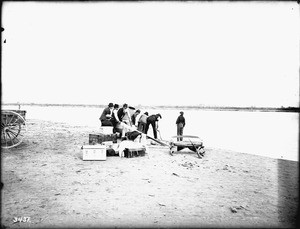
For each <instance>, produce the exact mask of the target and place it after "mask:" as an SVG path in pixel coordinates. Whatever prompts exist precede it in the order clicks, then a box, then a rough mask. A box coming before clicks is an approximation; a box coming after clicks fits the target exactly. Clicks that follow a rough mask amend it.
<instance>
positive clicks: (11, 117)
mask: <svg viewBox="0 0 300 229" xmlns="http://www.w3.org/2000/svg"><path fill="white" fill-rule="evenodd" d="M13 117H14V116H13V115H11V116H10V120H9V121H8V122H7V124H9V123H10V122H11V121H12V119H13Z"/></svg>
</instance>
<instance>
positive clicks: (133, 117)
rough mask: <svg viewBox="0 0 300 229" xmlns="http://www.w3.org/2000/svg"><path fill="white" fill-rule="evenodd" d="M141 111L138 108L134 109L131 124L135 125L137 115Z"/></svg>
mask: <svg viewBox="0 0 300 229" xmlns="http://www.w3.org/2000/svg"><path fill="white" fill-rule="evenodd" d="M140 113H141V111H140V110H136V111H135V112H134V114H133V115H132V116H131V121H132V125H134V126H136V127H137V125H138V124H137V116H138V115H139V114H140Z"/></svg>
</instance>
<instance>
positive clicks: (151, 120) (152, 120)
mask: <svg viewBox="0 0 300 229" xmlns="http://www.w3.org/2000/svg"><path fill="white" fill-rule="evenodd" d="M161 118H162V117H161V115H160V114H155V115H150V116H149V117H148V118H147V124H146V130H145V134H147V133H148V129H149V125H150V124H151V126H152V129H153V135H154V138H155V139H157V128H158V121H159V119H161Z"/></svg>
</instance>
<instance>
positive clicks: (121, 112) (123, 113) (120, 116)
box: [118, 107, 125, 121]
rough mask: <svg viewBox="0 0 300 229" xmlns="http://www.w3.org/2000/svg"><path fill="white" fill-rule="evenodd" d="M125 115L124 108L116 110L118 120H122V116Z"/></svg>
mask: <svg viewBox="0 0 300 229" xmlns="http://www.w3.org/2000/svg"><path fill="white" fill-rule="evenodd" d="M124 116H125V111H124V108H123V107H122V108H120V109H119V110H118V118H119V120H120V121H122V118H123V117H124Z"/></svg>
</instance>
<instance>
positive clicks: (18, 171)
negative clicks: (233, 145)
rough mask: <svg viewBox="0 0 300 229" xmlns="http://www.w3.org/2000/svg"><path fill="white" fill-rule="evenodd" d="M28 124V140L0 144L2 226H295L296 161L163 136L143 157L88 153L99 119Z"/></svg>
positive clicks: (296, 194) (33, 120)
mask: <svg viewBox="0 0 300 229" xmlns="http://www.w3.org/2000/svg"><path fill="white" fill-rule="evenodd" d="M27 125H28V131H27V132H26V137H25V139H24V141H23V143H22V144H21V145H19V146H18V147H16V148H12V149H7V150H2V151H1V159H2V165H1V174H2V178H1V179H2V182H3V183H4V187H3V189H2V193H1V194H2V204H1V207H2V209H1V210H2V211H1V221H2V222H1V223H2V226H4V227H6V228H45V227H48V228H49V227H50V228H58V227H68V228H71V227H72V228H73V227H85V228H87V227H98V228H99V227H100V228H101V227H127V228H128V227H138V228H140V227H155V228H157V227H168V228H169V227H177V228H186V227H222V228H224V227H226V228H228V227H279V228H287V227H288V228H293V227H295V226H296V215H297V210H298V201H299V196H298V185H299V181H298V166H299V163H298V162H295V161H288V160H280V159H273V158H268V157H262V156H256V155H251V154H245V153H243V152H233V151H227V150H223V149H217V148H206V153H205V156H204V157H203V158H202V159H199V158H198V157H197V155H196V154H195V153H194V152H192V151H189V150H185V151H180V152H178V153H175V154H174V156H171V155H170V154H169V150H168V148H167V147H163V146H159V145H150V146H149V150H148V152H147V154H146V156H144V157H135V158H120V157H108V158H107V160H106V161H83V160H82V150H81V149H80V146H82V145H87V144H88V135H89V134H92V133H94V134H97V133H98V130H97V129H95V128H91V127H84V126H76V125H70V124H66V123H59V122H51V121H43V120H35V119H31V120H27ZM204 145H205V142H204ZM15 217H16V218H18V217H23V218H24V217H28V218H26V220H25V221H26V222H19V221H18V220H16V219H15Z"/></svg>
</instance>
